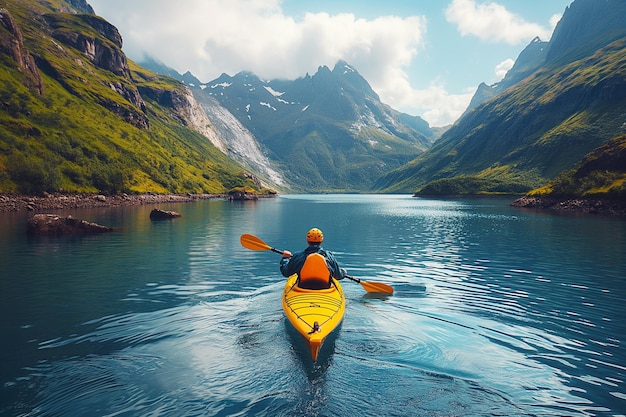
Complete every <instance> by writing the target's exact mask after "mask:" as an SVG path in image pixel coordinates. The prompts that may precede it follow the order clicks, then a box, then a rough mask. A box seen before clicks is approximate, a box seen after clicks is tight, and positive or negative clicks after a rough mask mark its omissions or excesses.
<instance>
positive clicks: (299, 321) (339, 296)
mask: <svg viewBox="0 0 626 417" xmlns="http://www.w3.org/2000/svg"><path fill="white" fill-rule="evenodd" d="M296 279H297V275H295V274H294V275H292V276H290V277H289V278H287V283H286V284H285V290H284V292H283V310H284V311H285V315H286V316H287V319H288V320H289V322H290V323H291V324H292V325H293V327H294V328H295V329H296V330H297V331H298V333H300V334H301V335H302V337H303V338H304V341H305V343H306V345H307V348H308V349H309V352H311V358H313V360H314V361H316V360H317V355H318V354H319V351H320V348H321V347H322V344H323V343H324V340H325V339H326V337H328V335H329V334H330V333H332V331H333V330H335V329H336V328H337V326H339V324H340V323H341V320H342V319H343V313H344V311H345V308H346V299H345V297H344V295H343V289H342V288H341V284H340V283H339V281H337V280H335V279H333V280H332V285H331V287H330V288H326V289H321V290H310V289H304V288H300V287H299V286H298V285H296Z"/></svg>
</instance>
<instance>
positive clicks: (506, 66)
mask: <svg viewBox="0 0 626 417" xmlns="http://www.w3.org/2000/svg"><path fill="white" fill-rule="evenodd" d="M514 64H515V61H514V60H512V59H510V58H509V59H505V60H504V61H502V62H500V63H499V64H498V65H496V78H495V79H494V82H498V81H501V80H502V79H503V78H504V76H505V75H506V73H507V72H509V70H510V69H511V68H513V65H514Z"/></svg>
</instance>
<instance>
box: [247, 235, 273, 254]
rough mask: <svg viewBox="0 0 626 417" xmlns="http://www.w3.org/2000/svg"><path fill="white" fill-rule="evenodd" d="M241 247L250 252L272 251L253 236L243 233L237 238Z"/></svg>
mask: <svg viewBox="0 0 626 417" xmlns="http://www.w3.org/2000/svg"><path fill="white" fill-rule="evenodd" d="M239 242H240V243H241V246H243V247H244V248H246V249H250V250H272V247H271V246H270V245H268V244H267V243H265V242H263V241H262V240H261V239H259V238H258V237H256V236H254V235H249V234H247V233H244V234H243V235H241V237H240V238H239Z"/></svg>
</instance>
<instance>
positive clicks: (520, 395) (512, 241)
mask: <svg viewBox="0 0 626 417" xmlns="http://www.w3.org/2000/svg"><path fill="white" fill-rule="evenodd" d="M151 208H152V207H138V208H132V209H111V210H94V211H88V210H85V211H81V212H75V213H72V214H73V215H75V216H76V217H80V218H87V219H89V220H90V221H96V222H98V223H101V224H106V225H111V226H114V227H117V228H118V231H117V232H115V233H112V234H107V235H99V236H96V237H79V238H76V237H70V238H58V239H56V238H52V239H51V238H44V239H39V238H29V237H27V236H26V235H25V233H22V232H21V231H22V230H23V229H22V228H21V226H20V224H23V223H21V222H23V221H24V220H25V218H26V215H24V216H22V217H20V216H8V217H6V218H5V219H7V218H10V219H12V220H11V221H10V222H8V223H3V224H2V226H1V227H0V230H2V233H0V263H1V265H2V278H1V280H2V281H1V283H2V286H3V299H2V301H3V302H2V303H0V309H1V310H0V314H2V317H3V318H4V320H3V321H2V328H1V329H0V330H2V334H3V344H2V348H1V349H2V350H1V354H2V356H1V357H2V360H3V366H2V369H1V370H0V372H1V374H0V375H1V381H0V390H1V391H0V414H2V415H76V414H81V413H89V412H93V410H100V411H101V413H100V414H103V415H114V414H120V415H151V414H152V415H235V414H239V415H246V414H251V415H272V416H275V415H294V414H296V415H320V416H322V415H371V416H379V415H399V416H406V415H487V416H488V415H516V416H518V415H519V416H526V415H528V416H530V415H565V416H584V415H593V414H595V415H604V414H606V415H619V414H623V413H624V410H626V394H625V392H626V389H625V388H624V378H626V367H625V366H624V363H626V354H625V353H624V349H623V335H624V334H626V325H624V313H623V310H622V304H623V300H624V299H625V298H626V286H624V279H626V278H625V276H626V260H625V258H624V257H623V253H624V248H626V225H625V224H624V222H623V221H619V220H615V219H604V218H601V217H584V216H548V215H543V214H539V213H536V212H527V211H520V210H517V209H513V208H511V207H508V206H507V205H506V202H502V201H501V200H490V199H474V200H464V201H461V200H459V201H439V200H428V199H415V198H411V197H409V196H361V195H351V196H336V195H323V196H286V197H281V198H277V199H271V200H267V201H261V202H256V203H253V204H247V203H244V204H239V203H237V204H231V203H230V202H227V201H208V202H201V203H190V204H184V205H168V206H166V207H162V208H163V209H169V210H175V211H178V212H179V213H181V214H182V215H183V217H181V218H179V219H175V220H174V221H170V222H156V223H155V222H151V221H150V220H149V211H150V210H151ZM312 226H317V227H320V228H321V229H322V230H323V231H324V233H325V236H326V240H325V242H324V246H325V247H326V248H327V249H330V250H332V251H333V252H334V253H335V255H336V257H337V259H338V260H339V262H340V263H341V264H342V266H344V267H345V268H347V269H348V271H349V272H350V273H351V275H353V276H356V277H359V278H361V279H364V280H366V281H368V280H369V281H382V282H386V283H389V284H391V285H393V287H394V289H395V292H394V295H393V296H390V297H389V296H385V297H378V296H374V295H369V294H367V293H364V291H363V288H362V287H360V286H359V285H358V284H356V283H353V282H348V281H346V282H345V283H344V291H345V293H346V297H347V300H348V305H347V310H346V315H345V319H344V322H343V325H342V327H341V329H340V331H339V332H337V334H336V338H334V339H332V340H330V341H327V345H325V347H324V350H323V352H322V357H321V358H320V359H321V360H320V362H318V363H316V364H313V363H312V362H311V361H310V359H308V353H307V352H306V351H305V350H304V347H303V345H302V344H301V343H298V342H299V340H297V339H294V337H293V336H297V335H295V334H294V333H293V332H290V331H289V328H288V327H286V326H285V323H286V322H285V319H284V316H283V313H282V310H281V305H280V295H281V291H282V287H283V279H282V277H281V276H280V274H279V270H278V261H279V259H280V256H279V255H276V254H274V253H271V252H263V251H258V252H257V251H249V250H246V249H244V248H242V247H241V245H240V244H239V236H240V235H241V234H242V233H252V234H255V235H257V236H260V237H261V238H263V239H264V240H265V241H267V242H269V243H271V244H272V246H276V247H279V248H281V249H289V250H292V251H293V250H298V249H301V248H302V247H303V246H304V245H305V242H304V234H305V233H306V230H308V229H309V228H310V227H312ZM303 350H304V351H303Z"/></svg>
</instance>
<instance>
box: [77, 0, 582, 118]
mask: <svg viewBox="0 0 626 417" xmlns="http://www.w3.org/2000/svg"><path fill="white" fill-rule="evenodd" d="M571 2H572V0H524V1H520V0H493V1H483V0H445V1H442V0H413V1H409V0H387V1H380V0H361V1H357V0H334V1H333V0H282V1H281V0H181V1H172V0H131V1H129V0H90V1H89V3H90V4H91V5H92V6H93V8H94V9H95V11H96V13H97V14H98V15H100V16H102V17H104V18H105V19H107V20H108V21H109V22H111V23H112V24H114V25H115V26H117V28H118V29H119V30H120V33H121V34H122V37H123V39H124V51H125V52H126V54H127V55H128V56H129V57H130V58H131V59H134V60H137V61H140V60H141V59H142V57H143V56H144V54H148V55H150V56H152V57H154V58H156V59H158V60H160V61H162V62H164V63H165V64H167V65H168V66H170V67H173V68H175V69H176V70H177V71H179V72H181V73H184V72H186V71H191V72H192V73H193V74H194V75H195V76H196V77H198V78H199V79H200V80H201V81H203V82H208V81H211V80H213V79H215V78H217V77H219V75H220V74H221V73H224V72H225V73H227V74H230V75H234V74H235V73H237V72H239V71H244V70H248V71H252V72H254V73H256V74H257V75H259V76H260V77H262V78H266V79H271V78H286V79H295V78H298V77H300V76H303V75H305V74H306V73H310V74H313V73H314V72H315V71H316V70H317V68H318V67H319V66H320V65H327V66H329V67H331V68H332V67H333V65H334V64H335V63H336V62H337V60H339V59H343V60H345V61H347V62H348V63H349V64H351V65H352V66H354V67H355V68H356V69H357V70H358V71H359V72H360V73H361V75H363V76H364V77H365V78H366V79H367V80H368V81H369V83H370V84H371V85H372V87H373V88H374V90H375V91H376V92H377V93H378V94H379V95H380V97H381V100H382V101H383V102H384V103H386V104H389V105H390V106H392V107H393V108H395V109H397V110H400V111H404V112H406V113H409V114H413V115H417V116H421V117H423V118H424V119H426V121H428V122H429V123H430V124H431V126H442V125H446V124H449V123H452V122H454V121H455V120H456V118H458V117H459V116H460V114H461V113H462V112H463V111H464V110H465V108H466V107H467V104H469V100H470V99H471V97H472V95H473V93H474V91H475V90H476V87H477V86H478V84H480V83H481V82H486V83H487V84H493V83H494V82H497V81H499V80H500V79H501V78H502V77H503V76H504V74H505V72H506V70H507V69H508V68H510V66H511V65H512V63H513V60H514V59H516V58H517V56H518V54H519V53H520V52H521V51H522V50H523V49H524V47H525V46H526V45H527V44H528V43H529V42H530V41H531V40H532V39H533V38H534V37H535V36H539V37H540V38H541V39H542V40H549V39H550V36H551V34H552V31H553V29H554V25H555V24H556V22H557V21H558V19H559V18H560V16H561V15H562V13H563V12H564V10H565V8H566V7H567V6H568V5H569V4H571Z"/></svg>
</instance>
